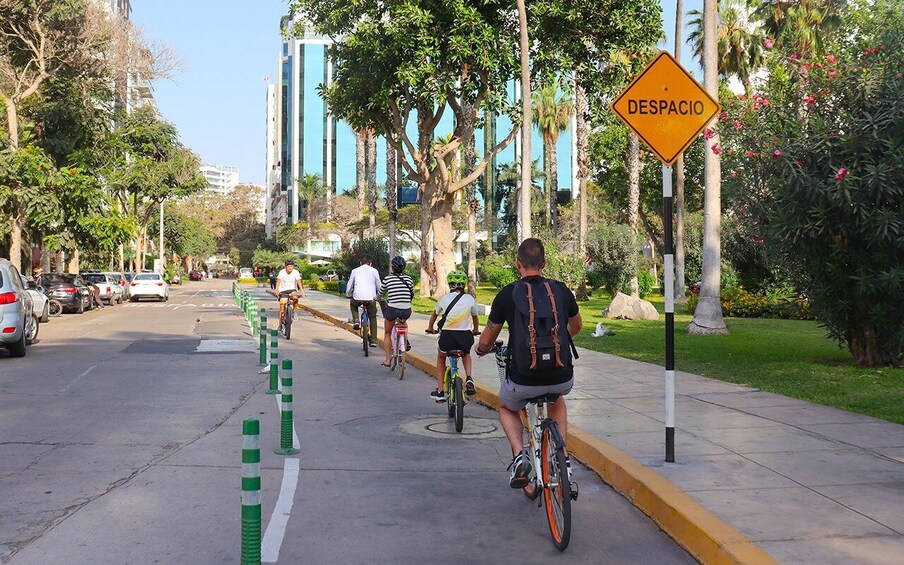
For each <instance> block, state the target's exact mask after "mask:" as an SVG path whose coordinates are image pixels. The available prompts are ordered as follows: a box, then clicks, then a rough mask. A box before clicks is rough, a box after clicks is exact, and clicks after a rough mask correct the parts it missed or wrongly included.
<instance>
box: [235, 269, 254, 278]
mask: <svg viewBox="0 0 904 565" xmlns="http://www.w3.org/2000/svg"><path fill="white" fill-rule="evenodd" d="M239 278H240V279H253V278H254V269H252V268H251V267H242V268H241V269H239Z"/></svg>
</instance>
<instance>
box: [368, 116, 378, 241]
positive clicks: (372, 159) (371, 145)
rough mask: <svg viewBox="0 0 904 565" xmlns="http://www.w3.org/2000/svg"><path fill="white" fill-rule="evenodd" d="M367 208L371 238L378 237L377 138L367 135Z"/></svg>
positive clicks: (372, 134)
mask: <svg viewBox="0 0 904 565" xmlns="http://www.w3.org/2000/svg"><path fill="white" fill-rule="evenodd" d="M367 208H368V212H369V216H370V237H377V137H376V135H375V134H374V132H373V131H369V132H368V133H367Z"/></svg>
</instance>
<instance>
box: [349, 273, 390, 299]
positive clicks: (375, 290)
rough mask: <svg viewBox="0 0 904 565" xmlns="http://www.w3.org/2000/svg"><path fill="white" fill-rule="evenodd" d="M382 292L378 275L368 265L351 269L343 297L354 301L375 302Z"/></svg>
mask: <svg viewBox="0 0 904 565" xmlns="http://www.w3.org/2000/svg"><path fill="white" fill-rule="evenodd" d="M382 291H383V287H382V285H381V283H380V273H379V272H378V271H377V270H376V269H374V268H373V267H371V266H370V265H361V266H360V267H358V268H357V269H352V274H351V275H350V276H349V277H348V288H347V289H346V291H345V295H346V296H348V297H349V298H354V299H355V300H375V299H376V298H377V297H378V296H380V293H381V292H382Z"/></svg>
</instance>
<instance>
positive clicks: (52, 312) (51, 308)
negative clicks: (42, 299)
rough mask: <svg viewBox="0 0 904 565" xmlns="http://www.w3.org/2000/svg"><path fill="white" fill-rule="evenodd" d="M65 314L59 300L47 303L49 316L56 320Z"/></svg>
mask: <svg viewBox="0 0 904 565" xmlns="http://www.w3.org/2000/svg"><path fill="white" fill-rule="evenodd" d="M62 313H63V305H62V303H60V301H59V300H50V302H48V303H47V315H48V316H50V317H52V318H56V317H57V316H59V315H60V314H62Z"/></svg>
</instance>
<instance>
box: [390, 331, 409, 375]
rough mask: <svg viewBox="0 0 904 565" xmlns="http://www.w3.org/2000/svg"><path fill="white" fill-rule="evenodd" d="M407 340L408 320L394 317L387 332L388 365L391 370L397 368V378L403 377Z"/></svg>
mask: <svg viewBox="0 0 904 565" xmlns="http://www.w3.org/2000/svg"><path fill="white" fill-rule="evenodd" d="M407 342H408V322H406V321H405V320H402V319H396V320H395V321H394V322H393V325H392V331H391V332H390V334H389V347H390V348H391V352H392V357H390V361H389V367H390V369H392V370H395V369H396V368H398V370H399V380H401V379H403V378H405V349H406V344H407Z"/></svg>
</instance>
